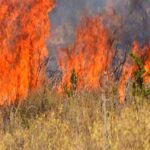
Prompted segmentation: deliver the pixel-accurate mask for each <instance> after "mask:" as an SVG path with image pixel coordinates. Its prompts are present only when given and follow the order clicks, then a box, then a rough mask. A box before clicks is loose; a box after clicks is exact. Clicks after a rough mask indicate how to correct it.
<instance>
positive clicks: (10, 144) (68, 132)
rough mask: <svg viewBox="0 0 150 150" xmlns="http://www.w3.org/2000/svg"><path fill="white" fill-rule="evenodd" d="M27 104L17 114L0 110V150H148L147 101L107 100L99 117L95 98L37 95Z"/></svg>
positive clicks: (87, 95)
mask: <svg viewBox="0 0 150 150" xmlns="http://www.w3.org/2000/svg"><path fill="white" fill-rule="evenodd" d="M28 99H29V100H27V101H26V102H24V103H23V104H22V105H20V106H19V108H18V109H11V110H12V111H8V110H10V108H6V109H5V110H4V112H6V111H7V114H6V115H5V118H4V117H1V118H2V119H3V120H2V119H1V128H0V149H2V150H3V149H4V150H5V149H6V150H7V149H8V150H23V149H24V150H51V149H52V150H101V149H110V150H150V104H149V102H148V101H145V102H143V104H138V105H135V104H132V103H130V104H126V105H124V106H120V105H117V104H116V105H115V104H114V103H112V100H109V101H107V102H106V111H107V112H106V114H104V110H103V107H102V106H103V101H102V100H101V97H100V96H99V95H98V94H97V93H96V92H93V93H88V92H81V93H79V94H76V95H74V96H72V97H70V98H67V97H63V96H62V97H59V96H58V95H57V94H52V93H50V92H48V93H47V94H46V96H43V95H42V94H41V93H36V94H33V95H32V96H30V98H28ZM43 99H44V101H43ZM41 101H42V102H43V104H42V106H41ZM104 119H106V120H105V121H106V122H104Z"/></svg>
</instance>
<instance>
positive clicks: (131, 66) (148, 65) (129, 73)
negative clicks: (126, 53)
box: [119, 41, 150, 103]
mask: <svg viewBox="0 0 150 150" xmlns="http://www.w3.org/2000/svg"><path fill="white" fill-rule="evenodd" d="M131 50H132V52H133V54H135V55H136V56H138V57H139V58H141V60H142V63H143V65H144V69H145V73H144V74H143V79H144V82H145V83H149V82H150V76H149V75H148V74H149V73H150V45H144V46H143V47H142V48H141V47H140V46H139V43H138V42H137V41H135V42H134V43H133V46H132V48H131ZM137 69H138V66H137V65H136V64H135V63H134V62H133V61H132V60H131V58H128V59H127V61H126V63H125V65H124V68H123V71H122V75H121V79H120V83H119V100H120V103H124V100H125V95H126V92H125V88H126V84H127V82H128V79H129V78H131V79H133V78H134V77H133V73H134V72H135V71H136V70H137Z"/></svg>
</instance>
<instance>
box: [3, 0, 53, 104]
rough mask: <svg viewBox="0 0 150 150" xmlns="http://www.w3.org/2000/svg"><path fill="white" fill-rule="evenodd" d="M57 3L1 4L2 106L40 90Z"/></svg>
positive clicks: (15, 1) (48, 0)
mask: <svg viewBox="0 0 150 150" xmlns="http://www.w3.org/2000/svg"><path fill="white" fill-rule="evenodd" d="M53 7H54V0H22V1H20V0H1V1H0V14H1V15H0V105H4V104H10V103H12V102H14V101H15V100H16V99H23V98H25V97H26V96H27V94H28V92H29V90H32V89H34V88H36V87H37V86H40V84H41V81H42V79H43V77H44V76H43V74H42V72H43V71H44V67H43V66H42V64H43V61H44V59H45V57H47V55H48V51H47V48H46V38H47V37H48V35H49V28H50V24H49V17H48V12H49V11H51V9H52V8H53Z"/></svg>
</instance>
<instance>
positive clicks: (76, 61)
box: [58, 16, 113, 92]
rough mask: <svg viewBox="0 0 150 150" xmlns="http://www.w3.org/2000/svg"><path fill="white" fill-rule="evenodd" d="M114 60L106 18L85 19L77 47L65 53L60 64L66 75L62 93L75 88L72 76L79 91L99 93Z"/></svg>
mask: <svg viewBox="0 0 150 150" xmlns="http://www.w3.org/2000/svg"><path fill="white" fill-rule="evenodd" d="M112 56H113V48H112V41H111V38H110V36H109V32H108V31H107V28H105V27H104V25H103V22H102V18H101V17H100V16H94V17H86V18H85V19H83V21H82V23H81V26H79V27H78V28H77V31H76V38H75V43H74V45H73V46H72V47H71V48H66V49H64V50H63V52H61V57H59V60H58V61H59V68H60V69H61V70H62V72H63V77H62V82H61V85H60V87H59V90H60V92H63V90H64V87H65V88H67V89H71V88H72V83H71V82H70V79H71V76H72V72H74V74H75V76H76V78H77V83H76V90H80V89H82V88H85V89H88V90H89V89H97V88H98V87H99V82H100V78H101V77H102V75H103V73H104V72H105V71H106V70H108V68H109V66H110V64H111V61H112Z"/></svg>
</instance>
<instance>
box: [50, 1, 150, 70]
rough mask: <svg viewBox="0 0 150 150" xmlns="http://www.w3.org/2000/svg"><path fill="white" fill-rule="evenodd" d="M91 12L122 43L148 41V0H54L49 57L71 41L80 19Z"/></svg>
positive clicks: (149, 38)
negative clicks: (102, 20) (100, 16)
mask: <svg viewBox="0 0 150 150" xmlns="http://www.w3.org/2000/svg"><path fill="white" fill-rule="evenodd" d="M94 13H99V14H102V15H103V16H104V18H105V19H104V24H105V26H106V27H108V29H109V30H110V32H111V33H112V37H113V39H114V40H118V41H119V42H120V43H121V44H122V45H130V44H131V43H132V42H133V41H134V40H138V41H139V42H140V43H141V44H143V43H145V42H149V41H150V28H149V27H150V1H149V0H57V2H56V8H55V9H54V10H53V12H52V13H51V16H50V19H51V30H52V34H51V39H50V42H49V49H50V56H54V57H55V55H56V49H59V48H62V47H67V46H68V45H70V44H71V43H73V42H74V35H75V29H76V26H77V25H78V24H79V22H80V20H81V18H82V17H83V16H84V15H92V14H94ZM52 60H53V63H55V62H54V60H55V59H52ZM53 63H52V64H53ZM52 66H53V65H52ZM54 68H56V65H55V67H54Z"/></svg>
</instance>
